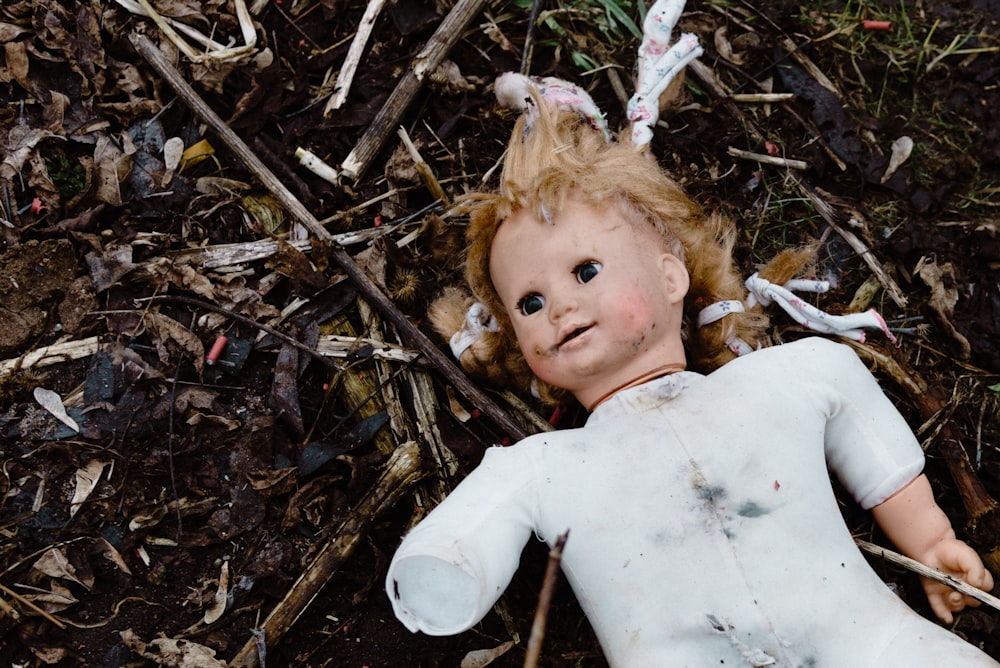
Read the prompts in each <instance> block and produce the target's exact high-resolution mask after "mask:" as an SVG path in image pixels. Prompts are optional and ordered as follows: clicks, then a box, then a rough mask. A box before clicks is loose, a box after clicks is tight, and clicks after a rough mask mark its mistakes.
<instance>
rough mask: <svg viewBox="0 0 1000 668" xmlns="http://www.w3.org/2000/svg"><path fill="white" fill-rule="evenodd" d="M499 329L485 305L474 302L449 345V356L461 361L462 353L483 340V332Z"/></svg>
mask: <svg viewBox="0 0 1000 668" xmlns="http://www.w3.org/2000/svg"><path fill="white" fill-rule="evenodd" d="M499 329H500V325H499V324H498V323H497V319H496V318H494V317H493V314H492V313H490V310H489V309H488V308H486V304H483V303H482V302H475V303H473V304H472V306H470V307H469V311H468V313H466V314H465V323H464V324H463V325H462V329H460V330H458V331H457V332H455V333H454V334H453V335H452V337H451V341H449V344H450V345H451V354H452V355H454V356H455V359H457V360H458V359H462V353H464V352H465V351H466V350H468V349H469V347H470V346H472V344H474V343H476V342H477V341H479V340H480V339H481V338H483V334H484V333H485V332H496V331H498V330H499Z"/></svg>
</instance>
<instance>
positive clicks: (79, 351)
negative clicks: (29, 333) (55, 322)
mask: <svg viewBox="0 0 1000 668" xmlns="http://www.w3.org/2000/svg"><path fill="white" fill-rule="evenodd" d="M100 344H101V341H100V339H99V338H98V337H96V336H91V337H89V338H86V339H80V340H79V341H64V342H63V343H54V344H52V345H51V346H45V347H44V348H36V349H35V350H32V351H31V352H30V353H26V354H24V355H22V356H21V357H15V358H14V359H9V360H4V361H2V362H0V374H4V373H8V372H10V371H15V370H17V369H35V368H41V367H45V366H52V365H53V364H59V363H60V362H68V361H70V360H76V359H81V358H83V357H90V356H91V355H93V354H94V353H96V352H97V349H98V347H99V346H100Z"/></svg>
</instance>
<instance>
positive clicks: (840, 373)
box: [800, 338, 924, 510]
mask: <svg viewBox="0 0 1000 668" xmlns="http://www.w3.org/2000/svg"><path fill="white" fill-rule="evenodd" d="M809 341H810V342H811V347H812V351H811V353H810V354H809V357H808V359H805V360H803V362H802V366H801V367H800V368H813V369H815V370H816V371H817V374H816V376H814V377H815V378H817V379H826V380H825V383H826V385H827V387H826V388H825V389H821V390H820V392H821V393H822V395H823V396H824V404H825V410H826V411H827V412H828V421H827V428H826V434H825V448H826V459H827V463H828V465H829V466H830V469H831V470H832V471H833V472H834V474H836V476H837V478H838V479H839V480H840V482H841V483H842V484H843V485H844V487H845V488H846V489H847V490H848V492H850V494H851V495H852V496H853V497H854V499H855V500H856V501H857V502H858V503H859V504H860V505H861V507H862V508H865V509H866V510H868V509H871V508H873V507H875V506H877V505H879V504H880V503H882V502H884V501H885V500H886V499H888V498H889V497H891V496H892V495H893V494H895V493H896V492H898V491H899V490H901V489H902V488H903V487H905V486H906V485H907V484H909V483H910V482H911V481H912V480H913V479H914V478H916V477H917V476H918V475H919V474H920V472H921V471H922V470H923V468H924V454H923V451H922V450H921V449H920V444H919V443H918V442H917V440H916V437H914V435H913V431H912V430H911V429H910V426H909V425H908V424H907V423H906V420H905V419H904V418H903V416H902V415H900V413H899V411H898V410H896V407H895V406H894V405H893V404H892V402H891V401H890V400H889V398H888V397H886V396H885V393H884V392H883V391H882V388H881V387H880V386H879V384H878V382H877V381H876V380H875V377H874V376H872V374H871V373H870V372H869V371H868V369H867V368H866V367H865V365H864V364H863V363H862V362H861V360H860V359H858V357H857V355H856V354H855V353H854V351H853V350H851V349H850V348H849V347H847V346H845V345H843V344H837V343H833V342H832V341H828V340H826V339H821V338H816V339H810V340H809Z"/></svg>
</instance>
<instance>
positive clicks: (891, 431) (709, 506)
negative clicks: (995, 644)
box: [386, 338, 997, 668]
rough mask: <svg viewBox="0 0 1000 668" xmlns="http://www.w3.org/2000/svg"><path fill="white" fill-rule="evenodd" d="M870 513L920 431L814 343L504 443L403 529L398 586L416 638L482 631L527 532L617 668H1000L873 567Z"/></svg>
mask: <svg viewBox="0 0 1000 668" xmlns="http://www.w3.org/2000/svg"><path fill="white" fill-rule="evenodd" d="M828 467H829V469H830V470H832V471H833V472H834V473H835V474H836V475H837V476H838V478H839V479H840V481H841V482H842V483H843V485H844V487H845V488H846V489H847V490H848V491H849V492H850V493H851V494H852V495H853V496H854V498H855V499H856V500H857V501H858V502H859V503H860V504H861V505H862V506H863V507H865V508H871V507H873V506H876V505H878V504H880V503H882V502H883V501H885V500H886V499H887V498H889V497H890V496H891V495H892V494H893V493H895V492H896V491H898V490H899V489H901V488H902V487H904V486H905V485H906V484H907V483H909V482H910V481H911V480H913V478H915V477H916V476H917V475H918V474H919V473H920V471H921V470H922V467H923V454H922V452H921V450H920V447H919V445H918V443H917V442H916V440H915V439H914V437H913V434H912V432H911V431H910V429H909V427H908V426H907V424H906V422H905V421H904V420H903V418H902V416H900V414H899V413H898V412H897V411H896V409H895V408H894V407H893V405H892V404H891V402H890V401H889V400H888V399H887V398H886V397H885V395H884V394H883V393H882V391H881V389H880V388H879V386H878V384H877V383H876V381H875V379H874V378H873V377H872V376H871V374H870V373H869V372H868V370H867V369H866V368H865V367H864V365H863V364H861V362H860V361H859V360H858V359H857V357H856V356H855V354H854V353H853V351H851V350H850V349H849V348H847V347H845V346H842V345H839V344H835V343H832V342H830V341H827V340H825V339H819V338H812V339H805V340H802V341H799V342H796V343H790V344H785V345H782V346H777V347H773V348H768V349H765V350H762V351H758V352H754V353H753V354H751V355H748V356H746V357H742V358H740V359H738V360H735V361H733V362H730V363H729V364H727V365H726V366H724V367H722V368H721V369H719V370H718V371H715V372H713V373H712V374H710V375H708V376H703V375H700V374H696V373H692V372H684V373H679V374H675V375H671V376H666V377H663V378H660V379H657V380H654V381H650V382H649V383H646V384H644V385H641V386H638V387H635V388H630V389H627V390H623V391H621V392H619V393H618V394H616V395H614V396H613V397H611V398H610V399H608V400H607V401H606V402H604V403H603V404H601V405H600V406H598V407H597V409H596V410H595V411H594V412H593V413H592V414H591V416H590V418H589V419H588V421H587V423H586V425H585V426H584V427H582V428H579V429H570V430H565V431H559V432H553V433H545V434H537V435H534V436H531V437H529V438H527V439H524V440H523V441H521V442H520V443H518V444H516V445H514V446H512V447H509V448H492V449H490V451H488V452H487V453H486V456H485V457H484V459H483V462H482V463H481V464H480V466H479V467H478V468H476V469H475V470H474V471H473V472H472V473H471V474H470V475H469V476H468V477H467V478H466V479H465V480H464V481H463V482H462V483H461V484H460V485H459V486H458V487H457V488H456V490H455V491H454V492H453V493H452V494H450V495H449V496H448V498H447V499H445V501H444V502H443V503H442V504H441V505H440V506H439V507H438V508H436V509H435V510H434V511H432V512H431V513H430V514H429V515H428V517H427V518H425V519H424V521H422V522H421V523H420V524H419V525H418V526H417V527H415V528H414V529H413V530H412V531H411V532H410V533H409V535H407V537H406V538H405V540H404V541H403V543H402V545H401V546H400V548H399V550H398V551H397V552H396V555H395V557H394V558H393V561H392V564H391V565H390V568H389V573H388V576H387V579H386V586H387V591H388V593H389V597H390V599H391V600H392V605H393V607H394V610H395V612H396V615H397V616H398V617H399V619H400V620H401V621H402V622H403V623H404V624H405V625H406V626H407V627H408V628H409V629H410V630H413V631H417V630H419V631H423V632H425V633H428V634H431V635H450V634H454V633H458V632H461V631H464V630H466V629H468V628H470V627H471V626H473V625H474V624H476V623H477V622H478V621H479V620H480V619H481V618H482V617H483V616H484V615H485V614H486V613H487V612H488V611H489V609H490V607H491V606H492V605H493V603H494V602H495V601H496V600H497V598H498V597H499V596H500V594H501V593H502V592H503V590H504V589H505V588H506V587H507V585H508V583H509V582H510V579H511V577H512V575H513V573H514V571H515V569H516V568H517V565H518V560H519V555H520V553H521V551H522V549H523V547H524V545H525V543H526V541H527V540H529V539H530V538H531V535H532V534H533V533H534V534H537V535H538V536H539V537H540V538H542V539H543V540H545V541H546V542H548V543H550V544H552V543H553V542H554V540H555V539H556V537H557V536H558V535H559V534H561V533H562V532H564V531H566V530H567V529H568V530H570V535H569V540H568V542H567V544H566V547H565V550H564V552H563V558H562V567H563V571H564V573H565V574H566V577H567V579H568V580H569V582H570V584H571V585H572V587H573V590H574V592H575V594H576V597H577V598H578V600H579V601H580V604H581V606H582V607H583V610H584V611H585V613H586V614H587V617H588V618H589V620H590V622H591V624H592V625H593V627H594V631H595V632H596V634H597V637H598V639H599V641H600V643H601V646H602V649H603V650H604V653H605V655H606V657H607V659H608V661H609V663H610V664H611V665H612V666H625V667H629V668H633V667H637V666H671V667H680V666H696V667H698V668H702V667H705V666H766V665H774V666H788V667H800V666H801V667H808V666H815V667H816V668H821V667H823V666H837V667H840V666H851V667H858V666H879V667H887V666H906V667H907V668H913V667H915V666H934V667H938V666H945V665H954V666H959V665H960V666H995V665H997V664H996V663H995V662H994V661H993V660H992V659H990V658H989V657H988V656H987V655H986V654H984V653H982V652H980V651H979V650H978V649H976V648H974V647H973V646H972V645H969V644H968V643H965V642H964V641H962V640H961V639H960V638H958V637H957V636H955V635H954V634H952V633H950V632H949V631H947V630H945V629H943V628H941V627H939V626H937V625H936V624H934V623H932V622H930V621H928V620H926V619H924V618H923V617H921V616H920V615H918V614H916V613H915V612H914V611H913V610H911V609H910V608H909V607H908V606H907V605H906V604H904V603H903V602H902V601H901V600H900V599H899V598H898V597H897V596H896V595H895V594H893V593H892V592H891V591H890V590H889V589H888V588H887V587H886V586H885V584H884V583H883V582H882V581H881V579H880V578H879V577H878V576H877V575H876V574H875V573H874V572H873V571H872V569H871V568H870V567H869V566H868V564H867V562H866V561H865V559H864V558H863V557H862V556H861V554H860V552H859V551H858V549H857V548H856V546H855V544H854V541H853V539H852V537H851V535H850V532H849V531H848V529H847V526H846V525H845V523H844V520H843V518H842V516H841V513H840V511H839V509H838V505H837V500H836V498H835V496H834V493H833V489H832V487H831V483H830V479H829V473H828Z"/></svg>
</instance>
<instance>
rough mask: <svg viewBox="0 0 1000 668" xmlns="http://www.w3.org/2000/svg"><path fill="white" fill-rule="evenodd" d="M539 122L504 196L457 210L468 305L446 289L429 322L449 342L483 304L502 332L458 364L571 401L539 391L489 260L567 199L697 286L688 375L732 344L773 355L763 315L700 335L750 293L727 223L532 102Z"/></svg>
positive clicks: (522, 122)
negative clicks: (638, 229)
mask: <svg viewBox="0 0 1000 668" xmlns="http://www.w3.org/2000/svg"><path fill="white" fill-rule="evenodd" d="M534 106H535V108H536V112H537V113H533V114H531V116H530V127H529V125H528V124H529V116H528V115H522V116H521V118H520V119H519V120H518V121H517V123H516V124H515V126H514V130H513V133H512V138H511V141H510V144H509V146H508V149H507V155H506V158H505V162H504V167H503V172H502V175H501V178H500V185H499V187H498V188H497V189H496V190H495V191H492V192H482V193H474V194H470V195H467V196H465V197H464V198H462V199H461V200H460V202H459V203H458V207H459V211H460V212H462V213H465V214H467V215H468V217H469V224H468V228H467V231H466V239H467V241H468V255H467V259H466V265H465V277H466V280H467V282H468V287H469V289H470V290H471V296H470V295H469V294H468V293H467V292H465V291H464V290H461V289H450V290H448V291H446V292H445V293H444V294H443V295H442V297H441V298H440V299H439V300H437V301H436V302H435V303H434V304H432V306H431V308H430V310H429V313H428V316H429V319H430V321H431V323H432V325H433V326H434V327H435V329H436V330H437V331H438V332H439V333H440V334H441V335H442V336H444V337H446V338H450V337H451V336H452V334H454V333H455V332H457V331H459V330H460V329H461V327H462V325H463V324H464V315H465V312H466V310H467V309H468V306H469V305H470V304H471V303H473V301H475V300H478V301H480V302H482V303H483V304H485V305H486V306H487V307H488V308H489V310H490V312H491V313H492V314H493V316H494V317H495V318H496V323H497V325H498V328H497V331H487V332H484V334H483V336H482V337H480V338H479V339H478V340H477V341H476V342H475V343H474V344H473V345H472V346H470V347H469V348H468V349H467V350H466V351H465V352H463V354H462V356H461V359H460V360H459V362H460V363H461V365H462V366H463V368H464V369H465V370H466V371H467V372H468V373H470V374H471V375H474V376H480V377H484V378H486V379H488V380H489V381H490V382H492V383H496V384H501V385H506V386H509V387H512V389H516V390H521V391H523V390H527V389H528V388H529V387H532V386H534V389H536V390H537V393H538V395H539V396H540V397H541V398H542V399H543V400H546V401H549V402H556V401H559V400H561V399H562V398H563V397H564V395H565V392H563V391H562V390H560V389H559V388H554V387H551V386H548V385H546V384H545V383H542V382H541V381H537V380H536V379H535V378H534V376H533V374H532V372H531V370H530V369H529V368H528V365H527V363H526V362H525V360H524V356H523V355H522V354H521V351H520V349H519V347H518V343H517V341H516V339H515V337H514V334H513V328H512V326H511V322H510V317H509V315H508V314H507V312H506V310H505V309H504V307H503V305H502V303H501V301H500V297H499V295H498V294H497V292H496V289H495V288H494V286H493V281H492V279H491V277H490V270H489V265H490V253H491V249H492V246H493V240H494V238H495V236H496V233H497V230H498V229H499V227H500V225H502V224H503V222H504V221H505V220H506V219H507V218H509V217H510V216H512V215H513V214H514V213H515V212H518V211H521V210H528V211H530V212H531V213H532V214H533V215H534V216H536V217H537V218H538V219H539V220H544V219H547V218H549V212H552V211H557V210H559V208H560V206H561V205H562V203H563V202H565V201H566V199H567V197H569V196H571V195H572V196H573V197H574V198H582V199H583V201H584V202H586V203H589V204H594V205H611V206H614V207H615V208H616V209H617V210H618V211H619V213H621V215H622V216H623V217H624V218H625V219H626V220H628V221H630V222H632V223H634V224H636V225H650V226H652V227H653V228H654V229H655V230H656V231H657V232H658V233H659V234H660V235H661V236H662V237H663V239H664V241H665V243H666V244H667V248H668V249H669V250H670V252H671V253H673V254H674V255H676V256H677V257H678V258H679V259H680V260H681V261H682V262H684V264H685V266H686V267H687V270H688V273H689V274H690V279H691V286H690V289H689V292H688V296H687V298H686V299H685V303H684V327H683V332H682V336H683V337H684V347H685V352H686V353H687V362H688V368H689V369H691V370H695V371H699V372H702V373H708V372H710V371H712V370H713V369H716V368H718V367H720V366H722V365H723V364H725V363H726V362H728V361H730V360H732V359H733V358H734V357H735V356H736V354H735V353H734V352H733V351H732V350H730V347H729V346H728V345H727V342H730V341H733V340H734V339H741V340H743V341H746V342H749V343H750V344H751V345H755V344H756V345H768V343H769V341H768V337H767V329H768V326H769V319H768V317H767V315H766V314H765V313H764V312H763V311H762V310H760V307H755V308H754V309H749V310H747V311H746V312H743V313H733V314H731V315H729V316H727V317H725V318H722V319H721V320H718V321H716V322H714V323H711V324H708V325H705V326H703V327H698V326H697V324H696V323H697V318H698V313H699V311H701V309H703V308H704V307H706V306H709V305H711V304H714V303H716V302H719V301H725V300H739V301H744V300H745V299H746V296H747V290H746V287H745V285H744V280H743V277H742V276H741V274H740V273H739V272H738V271H737V267H736V264H735V262H734V259H733V246H734V243H735V234H734V231H733V230H732V228H731V227H730V226H729V225H728V224H727V223H726V221H725V220H723V219H722V218H721V217H719V216H716V215H706V214H705V212H704V211H703V210H702V209H701V207H699V206H698V205H697V204H696V203H695V202H693V201H692V200H691V198H690V197H688V196H687V194H686V193H685V192H684V190H683V189H682V188H681V187H680V185H678V184H677V183H676V182H675V181H674V180H673V179H672V178H670V176H669V175H667V174H666V172H664V171H663V170H662V169H660V168H659V166H658V165H657V164H656V163H655V162H654V161H653V160H652V159H650V158H649V157H648V156H647V155H646V154H644V153H641V152H639V151H637V150H636V149H635V148H634V147H633V146H632V145H631V144H630V143H629V141H628V140H627V139H626V138H622V139H621V140H620V141H617V142H608V141H606V140H605V139H604V138H603V137H602V136H601V134H599V133H598V132H595V131H594V129H593V128H592V127H591V125H590V124H589V123H587V122H586V121H584V120H583V119H581V117H580V116H579V115H578V114H576V113H574V112H572V111H566V110H562V109H559V108H556V107H554V106H550V105H548V104H546V103H545V102H544V101H543V100H542V99H540V98H536V99H535V100H534ZM810 256H811V253H810V252H809V251H801V252H791V253H785V254H783V255H782V256H779V258H776V261H774V262H772V263H771V264H769V265H768V266H767V267H765V268H764V269H762V270H761V272H760V273H761V276H762V277H764V278H767V279H768V280H770V281H772V282H776V283H779V284H781V283H784V282H785V281H787V280H788V279H790V278H792V277H793V276H794V274H795V273H796V272H797V271H798V270H799V269H800V268H801V266H802V265H803V264H804V263H805V261H807V260H808V258H809V257H810Z"/></svg>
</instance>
